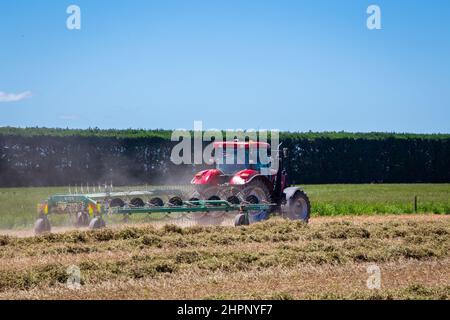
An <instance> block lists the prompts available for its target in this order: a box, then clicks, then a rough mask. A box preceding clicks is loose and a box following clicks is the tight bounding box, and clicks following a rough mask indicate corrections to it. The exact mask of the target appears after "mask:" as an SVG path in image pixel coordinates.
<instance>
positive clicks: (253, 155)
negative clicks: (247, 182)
mask: <svg viewBox="0 0 450 320" xmlns="http://www.w3.org/2000/svg"><path fill="white" fill-rule="evenodd" d="M214 159H215V163H216V168H217V169H219V170H220V171H222V172H223V173H224V174H226V175H232V174H235V173H236V172H238V171H241V170H245V169H252V170H257V171H260V170H261V168H263V167H269V166H270V163H268V164H263V163H261V161H260V156H259V154H258V149H257V148H245V149H239V150H238V149H237V148H226V149H223V148H217V149H216V150H215V157H214Z"/></svg>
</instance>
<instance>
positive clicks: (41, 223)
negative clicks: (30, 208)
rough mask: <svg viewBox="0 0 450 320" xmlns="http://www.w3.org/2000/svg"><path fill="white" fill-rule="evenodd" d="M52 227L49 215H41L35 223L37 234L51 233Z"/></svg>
mask: <svg viewBox="0 0 450 320" xmlns="http://www.w3.org/2000/svg"><path fill="white" fill-rule="evenodd" d="M51 229H52V227H51V225H50V221H49V220H48V218H47V216H42V217H40V218H39V219H37V220H36V222H35V223H34V233H35V234H36V235H39V234H43V233H50V232H51Z"/></svg>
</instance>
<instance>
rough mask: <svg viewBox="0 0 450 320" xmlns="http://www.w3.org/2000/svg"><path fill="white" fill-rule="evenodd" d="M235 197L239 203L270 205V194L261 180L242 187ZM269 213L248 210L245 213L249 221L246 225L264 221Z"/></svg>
mask: <svg viewBox="0 0 450 320" xmlns="http://www.w3.org/2000/svg"><path fill="white" fill-rule="evenodd" d="M237 197H238V198H239V200H240V203H250V204H259V203H266V204H270V203H272V192H271V190H270V188H269V187H268V185H267V184H266V183H265V182H264V180H262V179H255V180H253V181H250V182H249V183H248V184H246V185H245V186H243V188H242V189H241V191H240V192H239V193H238V194H237ZM270 212H271V211H270V210H268V211H267V210H264V211H261V210H249V211H248V212H247V214H248V220H249V221H248V223H250V224H251V223H255V222H259V221H262V220H266V219H267V218H268V217H269V215H270Z"/></svg>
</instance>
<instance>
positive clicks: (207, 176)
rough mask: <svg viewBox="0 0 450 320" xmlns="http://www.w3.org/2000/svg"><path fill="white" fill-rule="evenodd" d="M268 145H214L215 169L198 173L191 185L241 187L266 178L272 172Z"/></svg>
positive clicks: (253, 143) (239, 142)
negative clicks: (256, 179) (254, 180)
mask: <svg viewBox="0 0 450 320" xmlns="http://www.w3.org/2000/svg"><path fill="white" fill-rule="evenodd" d="M269 152H270V145H269V144H268V143H265V142H255V141H246V142H241V141H227V142H215V143H214V158H213V160H214V165H215V168H214V169H209V170H203V171H200V172H199V173H197V174H196V175H195V176H194V178H193V179H192V181H191V183H192V184H194V185H223V184H227V185H243V184H246V183H247V182H248V181H250V180H251V179H252V178H253V177H255V176H260V175H263V176H266V177H267V178H269V177H270V176H272V175H275V174H276V171H275V170H271V169H270V167H271V162H270V161H271V159H270V156H269Z"/></svg>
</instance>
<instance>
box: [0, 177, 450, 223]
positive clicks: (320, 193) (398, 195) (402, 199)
mask: <svg viewBox="0 0 450 320" xmlns="http://www.w3.org/2000/svg"><path fill="white" fill-rule="evenodd" d="M183 188H184V189H186V187H185V186H183ZM135 189H139V187H135ZM304 189H305V191H306V192H307V193H308V196H309V197H310V200H311V204H312V215H313V216H335V215H366V214H400V213H413V212H414V197H415V196H417V197H418V208H417V209H418V210H417V211H418V212H419V213H439V214H449V213H450V184H360V185H355V184H348V185H347V184H341V185H306V186H304ZM67 192H68V188H65V187H61V188H11V189H5V188H3V189H0V229H17V228H30V227H31V226H32V225H33V223H34V221H35V219H36V206H37V203H39V202H41V201H43V200H45V199H47V198H48V197H49V196H50V195H52V194H57V193H67ZM133 219H134V220H145V219H144V218H143V216H140V217H132V220H133ZM52 223H53V225H69V224H70V223H71V221H70V220H69V219H68V218H67V217H64V216H52Z"/></svg>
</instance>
